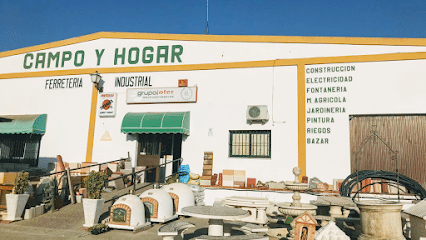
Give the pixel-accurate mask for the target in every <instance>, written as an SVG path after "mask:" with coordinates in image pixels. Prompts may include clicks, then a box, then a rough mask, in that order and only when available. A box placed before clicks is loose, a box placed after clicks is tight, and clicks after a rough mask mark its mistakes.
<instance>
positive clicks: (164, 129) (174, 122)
mask: <svg viewBox="0 0 426 240" xmlns="http://www.w3.org/2000/svg"><path fill="white" fill-rule="evenodd" d="M189 115H190V114H189V112H160V113H154V112H146V113H127V114H126V115H125V116H124V118H123V122H122V123H121V132H123V133H182V134H186V135H189Z"/></svg>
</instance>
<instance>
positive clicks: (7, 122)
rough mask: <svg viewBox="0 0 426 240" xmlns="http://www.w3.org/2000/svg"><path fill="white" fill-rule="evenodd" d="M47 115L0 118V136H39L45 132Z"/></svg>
mask: <svg viewBox="0 0 426 240" xmlns="http://www.w3.org/2000/svg"><path fill="white" fill-rule="evenodd" d="M46 120H47V114H40V115H7V116H0V134H41V135H43V134H44V133H45V132H46Z"/></svg>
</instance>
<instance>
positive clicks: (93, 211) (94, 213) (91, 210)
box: [83, 198, 105, 227]
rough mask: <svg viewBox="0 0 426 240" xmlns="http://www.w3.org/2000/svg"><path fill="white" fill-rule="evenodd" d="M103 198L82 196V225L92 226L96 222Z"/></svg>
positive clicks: (103, 201) (100, 211)
mask: <svg viewBox="0 0 426 240" xmlns="http://www.w3.org/2000/svg"><path fill="white" fill-rule="evenodd" d="M104 203H105V199H90V198H83V211H84V221H85V223H84V225H83V227H93V226H94V225H96V224H98V222H99V217H100V216H101V213H102V208H103V206H104Z"/></svg>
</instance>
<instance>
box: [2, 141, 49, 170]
mask: <svg viewBox="0 0 426 240" xmlns="http://www.w3.org/2000/svg"><path fill="white" fill-rule="evenodd" d="M40 141H41V135H33V134H0V163H23V164H29V165H30V166H31V167H37V165H38V157H39V150H40Z"/></svg>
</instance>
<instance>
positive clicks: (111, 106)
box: [99, 93, 117, 117]
mask: <svg viewBox="0 0 426 240" xmlns="http://www.w3.org/2000/svg"><path fill="white" fill-rule="evenodd" d="M116 110H117V93H101V94H100V95H99V117H115V114H116V112H117V111H116Z"/></svg>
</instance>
